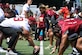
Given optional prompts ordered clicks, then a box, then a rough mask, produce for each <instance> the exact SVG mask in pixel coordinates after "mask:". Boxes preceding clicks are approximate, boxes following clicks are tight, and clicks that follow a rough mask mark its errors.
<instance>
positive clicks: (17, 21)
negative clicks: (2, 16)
mask: <svg viewBox="0 0 82 55" xmlns="http://www.w3.org/2000/svg"><path fill="white" fill-rule="evenodd" d="M0 26H3V27H12V28H15V29H19V30H20V29H21V28H22V27H24V28H25V29H26V30H28V31H29V30H30V25H29V24H28V20H27V19H26V18H10V19H6V20H4V21H3V22H2V23H1V24H0Z"/></svg>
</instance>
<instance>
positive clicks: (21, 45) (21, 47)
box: [0, 40, 71, 55]
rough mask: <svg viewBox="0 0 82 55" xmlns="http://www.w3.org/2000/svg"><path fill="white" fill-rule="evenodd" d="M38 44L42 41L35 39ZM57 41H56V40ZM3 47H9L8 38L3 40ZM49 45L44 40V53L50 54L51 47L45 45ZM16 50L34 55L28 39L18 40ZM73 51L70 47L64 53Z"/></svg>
mask: <svg viewBox="0 0 82 55" xmlns="http://www.w3.org/2000/svg"><path fill="white" fill-rule="evenodd" d="M34 42H35V44H36V45H40V41H35V40H34ZM54 43H55V42H54ZM2 45H3V47H4V48H7V44H6V40H4V41H3V44H2ZM48 45H49V41H44V42H43V51H44V54H43V55H50V54H49V53H50V51H51V49H48V50H46V49H45V47H46V46H48ZM16 50H17V51H18V52H19V53H18V55H32V51H33V47H31V46H28V42H27V41H26V40H18V42H17V45H16ZM70 52H71V47H69V48H68V49H67V50H66V51H65V53H64V55H68V53H70ZM0 55H5V54H4V53H0ZM51 55H57V51H56V53H54V54H51Z"/></svg>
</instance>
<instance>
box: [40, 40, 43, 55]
mask: <svg viewBox="0 0 82 55" xmlns="http://www.w3.org/2000/svg"><path fill="white" fill-rule="evenodd" d="M39 55H44V50H43V41H40V53H39Z"/></svg>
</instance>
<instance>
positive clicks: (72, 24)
mask: <svg viewBox="0 0 82 55" xmlns="http://www.w3.org/2000/svg"><path fill="white" fill-rule="evenodd" d="M81 24H82V20H80V19H74V18H71V19H65V20H60V21H59V22H58V25H59V26H60V27H61V31H62V34H64V33H65V32H66V31H67V30H70V31H73V32H77V31H78V28H79V26H80V25H81Z"/></svg>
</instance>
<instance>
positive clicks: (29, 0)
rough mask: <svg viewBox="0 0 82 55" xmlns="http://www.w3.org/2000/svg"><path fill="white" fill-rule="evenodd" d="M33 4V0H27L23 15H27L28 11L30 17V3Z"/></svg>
mask: <svg viewBox="0 0 82 55" xmlns="http://www.w3.org/2000/svg"><path fill="white" fill-rule="evenodd" d="M31 4H32V0H27V3H26V4H24V6H23V9H22V13H21V16H22V17H25V14H26V12H28V17H29V16H30V14H29V13H30V5H31Z"/></svg>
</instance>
